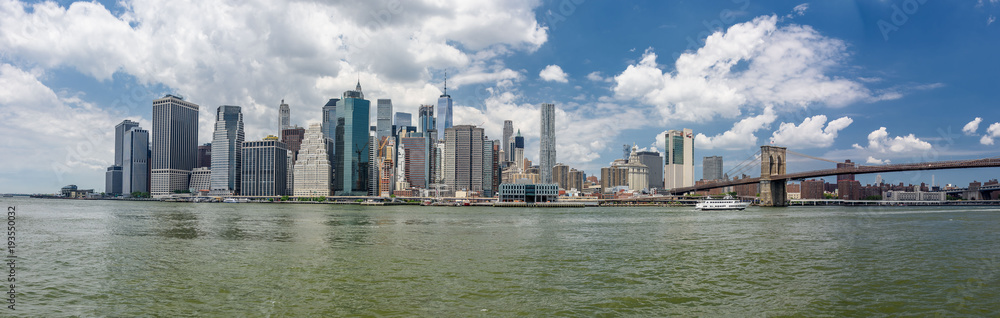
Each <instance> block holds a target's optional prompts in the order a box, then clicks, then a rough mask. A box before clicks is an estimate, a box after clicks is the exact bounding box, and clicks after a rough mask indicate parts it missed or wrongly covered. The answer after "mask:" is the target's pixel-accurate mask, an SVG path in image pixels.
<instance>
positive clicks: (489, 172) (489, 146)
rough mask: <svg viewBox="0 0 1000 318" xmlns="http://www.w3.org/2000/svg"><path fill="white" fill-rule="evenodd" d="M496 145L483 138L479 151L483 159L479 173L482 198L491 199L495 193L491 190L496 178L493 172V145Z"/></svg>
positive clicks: (494, 165) (494, 163)
mask: <svg viewBox="0 0 1000 318" xmlns="http://www.w3.org/2000/svg"><path fill="white" fill-rule="evenodd" d="M497 144H498V143H495V142H494V141H493V140H488V139H485V136H484V140H483V149H482V150H481V151H482V153H483V155H482V156H483V159H482V162H483V163H482V166H483V170H482V172H481V174H482V180H483V185H482V190H481V192H482V196H484V197H492V196H493V192H494V191H495V190H494V189H493V178H494V177H496V173H495V172H494V171H495V169H496V168H495V167H496V162H495V158H496V157H495V156H496V152H495V151H494V148H495V147H494V145H497Z"/></svg>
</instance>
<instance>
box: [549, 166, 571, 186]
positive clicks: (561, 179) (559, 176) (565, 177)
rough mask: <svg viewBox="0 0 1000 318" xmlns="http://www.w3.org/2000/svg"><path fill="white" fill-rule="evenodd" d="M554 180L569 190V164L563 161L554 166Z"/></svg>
mask: <svg viewBox="0 0 1000 318" xmlns="http://www.w3.org/2000/svg"><path fill="white" fill-rule="evenodd" d="M552 182H553V183H555V184H558V185H559V188H560V189H563V190H569V189H570V188H569V166H567V165H566V164H563V163H556V165H555V166H552Z"/></svg>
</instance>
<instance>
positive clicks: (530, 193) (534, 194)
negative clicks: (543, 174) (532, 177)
mask: <svg viewBox="0 0 1000 318" xmlns="http://www.w3.org/2000/svg"><path fill="white" fill-rule="evenodd" d="M499 199H500V202H524V203H542V202H555V201H556V200H558V199H559V185H557V184H554V183H549V184H537V183H504V184H501V185H500V194H499Z"/></svg>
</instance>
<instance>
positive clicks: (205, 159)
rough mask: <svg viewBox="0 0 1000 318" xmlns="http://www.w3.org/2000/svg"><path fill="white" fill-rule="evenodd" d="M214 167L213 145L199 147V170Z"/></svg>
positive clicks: (207, 144)
mask: <svg viewBox="0 0 1000 318" xmlns="http://www.w3.org/2000/svg"><path fill="white" fill-rule="evenodd" d="M211 166H212V143H210V142H209V143H206V144H204V145H201V146H198V168H208V167H211Z"/></svg>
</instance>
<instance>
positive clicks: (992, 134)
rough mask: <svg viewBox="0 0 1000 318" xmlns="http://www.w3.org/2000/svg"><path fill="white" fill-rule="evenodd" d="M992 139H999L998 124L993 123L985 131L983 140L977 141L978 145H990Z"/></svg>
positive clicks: (999, 128) (999, 127) (999, 126)
mask: <svg viewBox="0 0 1000 318" xmlns="http://www.w3.org/2000/svg"><path fill="white" fill-rule="evenodd" d="M993 138H1000V123H993V124H992V125H990V127H989V128H987V129H986V134H985V135H983V138H980V139H979V143H981V144H984V145H992V144H993Z"/></svg>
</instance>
